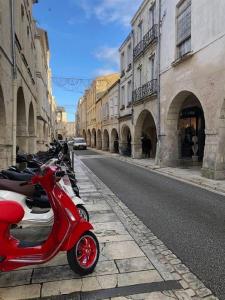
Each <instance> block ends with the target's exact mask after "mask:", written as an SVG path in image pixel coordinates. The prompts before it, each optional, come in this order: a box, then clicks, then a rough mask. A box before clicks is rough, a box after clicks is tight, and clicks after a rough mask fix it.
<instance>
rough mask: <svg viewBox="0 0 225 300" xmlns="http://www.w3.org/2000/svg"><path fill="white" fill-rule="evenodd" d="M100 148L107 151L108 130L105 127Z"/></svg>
mask: <svg viewBox="0 0 225 300" xmlns="http://www.w3.org/2000/svg"><path fill="white" fill-rule="evenodd" d="M102 150H104V151H109V133H108V130H107V129H105V130H104V132H103V146H102Z"/></svg>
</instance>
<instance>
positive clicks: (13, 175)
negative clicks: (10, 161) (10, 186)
mask: <svg viewBox="0 0 225 300" xmlns="http://www.w3.org/2000/svg"><path fill="white" fill-rule="evenodd" d="M2 174H3V175H5V176H6V177H7V178H9V179H12V180H18V181H29V180H31V178H32V177H33V175H32V174H25V173H18V172H14V171H8V170H7V171H5V170H3V171H2Z"/></svg>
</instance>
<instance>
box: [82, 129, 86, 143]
mask: <svg viewBox="0 0 225 300" xmlns="http://www.w3.org/2000/svg"><path fill="white" fill-rule="evenodd" d="M82 135H83V138H84V139H85V141H86V142H87V134H86V131H85V130H83V133H82Z"/></svg>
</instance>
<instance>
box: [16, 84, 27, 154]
mask: <svg viewBox="0 0 225 300" xmlns="http://www.w3.org/2000/svg"><path fill="white" fill-rule="evenodd" d="M26 116H27V113H26V104H25V98H24V93H23V88H22V87H20V88H19V89H18V91H17V118H16V144H17V145H18V146H19V149H20V150H21V151H24V152H27V150H28V143H27V137H28V130H27V118H26Z"/></svg>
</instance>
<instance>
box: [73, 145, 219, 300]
mask: <svg viewBox="0 0 225 300" xmlns="http://www.w3.org/2000/svg"><path fill="white" fill-rule="evenodd" d="M76 155H78V156H80V158H81V159H82V161H83V162H84V163H85V165H86V166H87V167H88V168H90V169H91V170H92V171H93V172H94V173H95V174H96V175H97V176H98V177H99V178H100V179H101V180H102V181H103V182H104V183H105V184H106V185H107V186H108V187H109V188H110V189H111V190H112V191H113V193H115V194H116V195H117V196H118V197H119V198H120V199H121V201H123V202H124V203H125V204H126V205H127V206H128V207H129V208H130V209H131V210H132V211H133V212H134V213H135V214H136V215H137V216H138V217H139V218H140V219H141V220H142V221H143V222H144V224H145V225H146V226H148V227H149V228H150V229H151V231H152V232H153V233H154V234H155V235H156V236H158V238H159V239H160V240H162V241H163V242H164V243H165V244H166V245H167V247H168V248H169V249H170V250H171V251H172V252H173V253H174V254H175V255H177V256H178V258H180V259H181V260H182V262H183V263H185V264H186V265H187V266H188V267H189V268H190V269H191V271H192V272H193V273H194V274H196V275H197V276H198V277H199V278H200V279H201V280H202V281H203V283H205V285H206V286H207V287H208V288H210V289H211V290H212V291H213V292H214V293H215V294H216V296H217V297H219V298H220V299H225V286H224V281H225V270H224V267H223V266H224V264H225V217H224V216H225V198H224V197H223V196H221V195H218V194H215V193H212V192H209V191H207V190H204V189H201V188H198V187H195V186H192V185H189V184H186V183H182V182H179V181H177V180H174V179H170V178H167V177H165V176H162V175H160V174H157V173H154V172H151V171H148V170H145V169H143V168H139V167H137V166H132V165H131V164H128V163H125V162H121V161H119V160H116V159H114V158H109V157H106V156H102V155H98V156H96V152H94V151H91V150H89V151H87V152H85V151H76ZM92 155H93V156H92ZM85 156H86V157H85Z"/></svg>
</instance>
